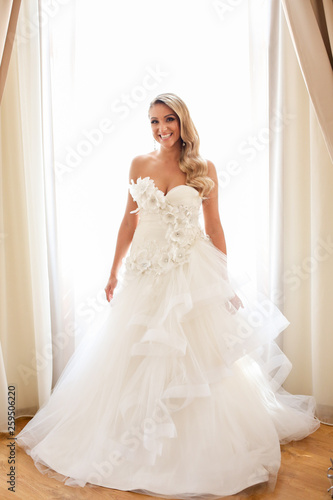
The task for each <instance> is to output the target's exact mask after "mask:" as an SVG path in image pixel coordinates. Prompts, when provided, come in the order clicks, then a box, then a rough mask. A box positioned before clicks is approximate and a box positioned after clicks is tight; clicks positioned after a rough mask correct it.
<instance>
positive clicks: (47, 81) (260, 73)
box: [1, 0, 270, 414]
mask: <svg viewBox="0 0 333 500" xmlns="http://www.w3.org/2000/svg"><path fill="white" fill-rule="evenodd" d="M227 7H228V8H226V7H225V3H224V2H217V1H212V2H207V1H203V0H195V1H194V0H184V1H182V2H178V1H176V0H170V2H169V3H168V9H165V8H164V6H163V7H162V5H160V4H157V3H156V0H145V1H143V2H140V3H139V2H135V1H131V2H126V3H124V2H110V1H109V0H98V1H96V2H94V7H93V8H92V5H91V2H90V1H88V0H80V2H75V1H74V0H72V1H71V2H60V1H59V2H57V1H54V2H52V4H51V3H50V4H49V3H46V2H42V1H41V2H39V3H37V0H25V1H23V2H22V9H21V13H20V18H19V24H18V30H17V37H16V43H15V46H14V52H13V56H12V60H11V64H10V68H9V77H8V78H9V80H8V82H7V85H6V88H5V94H4V100H3V105H2V109H1V141H2V153H1V165H2V191H3V194H4V195H5V196H3V198H2V200H3V204H2V215H3V216H4V217H3V219H2V220H3V226H2V229H1V231H3V234H5V235H6V238H4V246H3V250H4V252H3V254H2V261H1V262H2V263H3V264H2V265H3V266H4V267H5V268H6V274H5V276H6V280H5V282H4V287H3V289H2V295H1V307H2V308H3V311H5V314H4V315H1V318H2V322H3V324H2V326H3V328H2V329H1V340H2V342H3V345H5V347H6V348H5V349H4V367H5V370H6V375H7V379H8V383H14V384H15V385H16V387H17V388H18V394H19V401H18V414H20V413H21V414H22V413H28V414H33V413H34V412H35V411H36V409H37V408H38V407H39V406H40V405H41V404H42V403H43V402H44V401H45V400H46V399H47V398H48V397H49V394H50V390H51V387H52V385H53V384H54V383H55V382H56V380H57V379H58V377H59V375H60V373H61V371H62V370H63V368H64V366H65V365H66V363H67V361H68V359H69V357H70V355H71V354H72V353H73V352H74V350H75V348H76V346H77V345H78V344H79V343H80V341H81V339H82V337H83V335H89V334H91V335H93V334H94V331H95V329H96V328H97V327H98V324H99V322H100V321H102V319H103V317H104V314H106V313H107V310H108V307H109V305H108V304H107V302H106V301H105V298H104V291H103V288H104V286H105V282H106V280H107V278H108V274H109V269H110V265H111V260H112V256H113V250H114V245H115V240H116V235H117V230H118V226H119V223H120V220H121V218H122V214H123V210H124V208H125V200H126V196H127V184H128V169H129V164H130V161H131V159H132V157H133V156H135V155H137V154H141V153H144V152H147V151H149V150H151V149H152V148H153V141H152V138H151V134H150V126H149V121H148V118H147V110H148V105H149V102H150V101H151V99H152V98H153V97H154V96H155V95H156V94H158V93H160V92H165V91H167V92H170V91H171V92H175V93H178V94H179V95H180V96H181V97H183V98H184V100H185V102H186V103H187V104H188V106H189V108H190V110H191V114H192V116H193V119H194V122H195V124H196V126H197V128H198V130H199V134H200V137H201V142H202V148H201V149H202V154H203V156H205V157H207V158H209V159H211V160H212V161H213V162H214V163H215V165H216V167H217V171H218V176H219V181H220V210H221V218H222V223H223V225H224V228H225V232H226V237H227V244H228V255H229V264H230V267H231V268H233V270H234V271H235V270H236V271H238V268H239V266H240V263H241V264H242V267H243V269H244V270H245V271H246V272H247V273H248V274H250V275H251V277H252V279H253V280H254V281H255V282H256V283H257V286H258V288H259V289H260V290H262V291H265V292H268V290H269V288H268V287H269V282H268V278H269V267H268V258H267V255H268V245H269V239H268V203H269V199H268V153H269V143H270V138H269V133H270V131H269V124H268V120H267V84H266V83H267V44H268V39H267V36H268V14H267V2H262V1H261V0H251V1H250V2H230V4H228V6H227ZM175 13H176V14H175ZM138 19H140V22H138ZM9 186H10V188H11V190H9ZM22 290H23V292H22ZM22 294H24V295H23V297H24V298H23V299H22Z"/></svg>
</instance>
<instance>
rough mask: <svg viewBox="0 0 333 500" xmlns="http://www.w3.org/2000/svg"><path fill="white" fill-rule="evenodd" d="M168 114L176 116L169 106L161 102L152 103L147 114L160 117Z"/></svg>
mask: <svg viewBox="0 0 333 500" xmlns="http://www.w3.org/2000/svg"><path fill="white" fill-rule="evenodd" d="M170 114H173V115H175V116H177V115H176V113H175V112H174V111H172V109H171V108H169V106H167V105H166V104H163V103H161V102H157V103H156V104H153V105H152V107H151V108H150V110H149V116H151V117H152V116H154V117H156V118H161V117H164V116H166V115H170Z"/></svg>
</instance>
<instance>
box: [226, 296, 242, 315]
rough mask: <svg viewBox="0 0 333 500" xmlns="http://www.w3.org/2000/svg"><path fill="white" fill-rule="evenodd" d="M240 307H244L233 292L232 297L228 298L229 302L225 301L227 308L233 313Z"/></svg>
mask: <svg viewBox="0 0 333 500" xmlns="http://www.w3.org/2000/svg"><path fill="white" fill-rule="evenodd" d="M240 307H242V308H243V309H244V306H243V302H242V301H241V299H240V298H239V297H238V295H236V294H235V296H234V297H233V298H232V299H229V302H228V303H227V309H228V310H229V312H230V313H231V314H235V313H236V311H238V309H239V308H240Z"/></svg>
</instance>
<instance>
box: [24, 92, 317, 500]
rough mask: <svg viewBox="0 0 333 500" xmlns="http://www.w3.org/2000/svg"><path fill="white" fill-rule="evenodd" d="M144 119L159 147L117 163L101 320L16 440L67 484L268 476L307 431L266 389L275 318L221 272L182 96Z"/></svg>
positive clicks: (227, 486)
mask: <svg viewBox="0 0 333 500" xmlns="http://www.w3.org/2000/svg"><path fill="white" fill-rule="evenodd" d="M149 119H150V123H151V128H152V133H153V137H154V139H155V141H156V142H157V143H158V144H159V146H160V147H159V149H158V150H157V151H154V152H152V153H149V154H147V155H144V156H139V157H137V158H135V159H134V160H133V162H132V165H131V169H130V193H129V195H128V202H127V207H126V211H125V216H124V218H123V221H122V223H121V226H120V230H119V235H118V240H117V245H116V251H115V257H114V261H113V265H112V269H111V274H110V278H109V281H108V283H107V286H106V288H105V291H106V296H107V300H108V301H111V304H112V306H113V307H112V308H111V311H110V315H109V317H108V319H107V321H106V323H105V325H104V326H103V328H102V330H101V331H100V332H99V333H98V335H96V336H95V337H94V338H93V339H91V337H90V338H88V339H87V340H85V341H84V342H82V343H81V344H80V346H79V348H78V350H77V351H76V352H75V354H74V355H73V357H72V359H71V360H70V362H69V364H68V365H67V367H66V369H65V370H64V373H63V374H62V376H61V377H60V379H59V381H58V383H57V385H56V387H55V388H54V391H53V393H52V395H51V398H50V400H49V402H48V403H47V404H46V405H45V406H44V407H43V408H41V409H40V410H39V411H38V412H37V414H36V415H35V417H34V418H33V419H32V420H31V421H30V422H29V423H28V424H27V426H26V427H25V428H24V429H23V431H22V432H21V433H20V434H19V436H18V439H17V440H18V443H19V444H20V445H21V446H23V447H24V448H25V449H26V451H27V452H28V453H29V454H30V455H31V456H32V457H33V459H34V460H35V463H36V465H37V466H38V467H39V468H40V470H41V471H42V472H48V473H51V474H53V475H56V477H57V478H59V479H62V480H66V484H70V485H81V486H84V485H85V484H86V483H92V484H98V485H101V486H106V487H109V488H115V489H120V490H134V491H139V492H147V493H149V494H156V495H159V496H165V497H168V496H170V497H178V498H187V497H189V496H204V495H207V496H208V495H209V496H216V497H221V496H224V495H231V494H234V493H236V492H239V491H242V490H244V489H246V488H248V487H250V486H253V485H256V484H259V483H270V484H274V480H275V478H276V474H277V471H278V469H279V465H280V442H287V441H289V440H291V439H301V438H303V437H305V436H306V435H308V434H309V433H311V432H313V431H314V430H316V429H317V427H318V425H319V424H318V421H317V420H316V419H315V418H314V416H313V413H314V411H313V408H314V401H313V399H312V398H309V397H305V396H292V395H291V394H288V393H286V392H285V391H283V390H282V389H281V388H280V386H281V384H282V382H283V380H284V378H285V376H286V373H287V371H288V361H287V360H286V359H285V357H284V356H283V354H282V353H281V351H280V350H279V349H278V347H277V346H276V344H275V343H274V342H273V339H274V338H275V337H276V336H277V335H278V334H279V333H280V332H281V331H282V330H283V329H284V328H286V326H287V325H288V321H287V320H286V319H285V318H284V316H283V315H282V314H281V313H280V312H279V311H278V310H277V309H276V308H275V307H274V306H273V304H271V303H270V302H269V301H268V300H267V299H266V298H263V297H260V296H259V295H258V294H256V293H254V294H253V293H251V291H250V289H249V288H248V287H247V286H245V284H244V283H243V285H242V287H241V288H239V289H238V288H237V284H235V282H234V279H233V278H232V277H230V276H228V272H227V262H226V243H225V238H224V233H223V229H222V226H221V222H220V218H219V213H218V181H217V175H216V171H215V167H214V165H213V164H212V163H211V162H209V161H205V160H203V159H202V158H201V157H200V155H199V138H198V134H197V131H196V129H195V127H194V125H193V122H192V120H191V118H190V115H189V112H188V109H187V107H186V105H185V104H184V102H183V101H182V100H181V99H180V98H179V97H177V96H176V95H174V94H161V95H159V96H157V97H156V99H155V100H154V101H153V102H152V103H151V105H150V108H149ZM201 206H202V210H203V216H204V225H205V233H204V232H203V230H202V229H201V227H200V225H199V223H198V217H199V211H200V209H201ZM130 245H131V251H130V254H129V256H128V257H127V258H126V261H125V264H124V267H125V272H124V275H123V282H122V286H121V287H120V288H119V290H117V291H116V292H117V293H115V289H116V286H117V282H118V274H119V270H120V268H121V263H122V261H123V259H124V257H125V256H126V254H127V252H128V249H129V247H130ZM235 292H237V293H235ZM239 296H240V297H241V298H239ZM281 374H282V375H281ZM54 471H55V472H54Z"/></svg>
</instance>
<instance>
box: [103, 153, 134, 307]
mask: <svg viewBox="0 0 333 500" xmlns="http://www.w3.org/2000/svg"><path fill="white" fill-rule="evenodd" d="M135 170H136V168H135V162H134V161H133V162H132V166H131V169H130V179H136V178H137V177H136V172H135ZM137 208H138V206H137V204H136V203H135V201H133V198H132V196H131V194H130V193H128V197H127V205H126V209H125V214H124V217H123V220H122V222H121V224H120V228H119V231H118V237H117V243H116V250H115V254H114V259H113V263H112V267H111V273H110V277H109V280H108V283H107V285H106V287H105V293H106V299H107V301H108V302H110V300H111V299H112V298H113V293H114V289H115V288H116V286H117V283H118V279H117V276H118V272H119V269H120V267H121V264H122V260H123V258H124V257H125V256H126V254H127V252H128V249H129V247H130V245H131V242H132V239H133V235H134V231H135V229H136V226H137V224H138V219H139V217H138V214H131V213H130V212H131V211H133V210H136V209H137Z"/></svg>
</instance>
